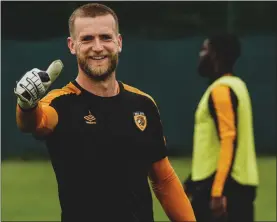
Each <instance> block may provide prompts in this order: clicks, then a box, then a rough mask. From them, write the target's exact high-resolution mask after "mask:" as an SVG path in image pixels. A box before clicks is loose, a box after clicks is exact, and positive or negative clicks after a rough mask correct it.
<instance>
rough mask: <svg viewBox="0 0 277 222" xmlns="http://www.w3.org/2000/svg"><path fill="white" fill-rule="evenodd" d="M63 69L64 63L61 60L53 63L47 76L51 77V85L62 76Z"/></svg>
mask: <svg viewBox="0 0 277 222" xmlns="http://www.w3.org/2000/svg"><path fill="white" fill-rule="evenodd" d="M62 69H63V63H62V61H61V60H59V59H58V60H55V61H53V62H52V63H51V64H50V66H49V67H48V69H47V70H46V72H47V74H48V75H49V77H50V81H51V83H53V82H54V81H55V80H56V79H57V77H58V76H59V75H60V73H61V71H62Z"/></svg>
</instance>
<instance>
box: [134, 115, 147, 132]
mask: <svg viewBox="0 0 277 222" xmlns="http://www.w3.org/2000/svg"><path fill="white" fill-rule="evenodd" d="M134 121H135V124H136V126H137V127H138V128H139V129H140V130H141V131H144V130H145V128H146V126H147V119H146V116H145V114H144V113H143V112H134Z"/></svg>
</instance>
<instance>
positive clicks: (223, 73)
mask: <svg viewBox="0 0 277 222" xmlns="http://www.w3.org/2000/svg"><path fill="white" fill-rule="evenodd" d="M231 75H232V72H220V73H217V74H214V75H213V76H211V77H210V78H209V82H210V83H213V82H214V81H215V80H217V79H218V78H220V77H222V76H231Z"/></svg>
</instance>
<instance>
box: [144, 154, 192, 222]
mask: <svg viewBox="0 0 277 222" xmlns="http://www.w3.org/2000/svg"><path fill="white" fill-rule="evenodd" d="M149 177H150V181H151V185H152V188H153V191H154V192H155V195H156V197H157V198H158V200H159V201H160V203H161V205H162V207H163V209H164V211H165V212H166V214H167V216H168V217H169V219H170V220H171V221H196V219H195V215H194V212H193V209H192V206H191V204H190V201H189V199H188V197H187V195H186V194H185V192H184V190H183V187H182V184H181V182H180V180H179V178H178V177H177V175H176V173H175V172H174V170H173V168H172V166H171V164H170V163H169V160H168V158H167V157H165V158H164V159H162V160H160V161H157V162H155V163H154V164H153V165H152V169H151V171H150V173H149Z"/></svg>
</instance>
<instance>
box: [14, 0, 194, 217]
mask: <svg viewBox="0 0 277 222" xmlns="http://www.w3.org/2000/svg"><path fill="white" fill-rule="evenodd" d="M69 32H70V37H68V39H67V41H68V47H69V49H70V52H71V53H72V54H73V55H76V58H77V64H78V75H77V78H76V79H75V80H73V81H71V82H70V83H68V84H67V85H65V86H64V87H63V88H62V89H56V90H52V91H50V92H49V93H48V94H47V95H46V89H47V88H48V87H49V85H50V84H51V83H52V82H51V78H50V77H49V75H48V73H47V72H45V71H42V70H39V69H32V70H31V71H29V72H27V73H26V74H25V75H24V76H23V77H22V78H21V79H20V81H19V82H18V83H17V85H16V88H15V94H16V95H17V96H18V103H17V107H16V120H17V125H18V127H19V129H20V130H21V131H23V132H28V133H32V134H33V135H34V136H35V137H36V138H38V139H41V140H45V141H46V145H47V148H48V151H49V154H50V158H51V162H52V166H53V169H54V171H55V175H56V179H57V183H58V193H59V200H60V206H61V211H62V213H61V218H62V221H63V222H68V221H107V222H110V221H121V222H124V221H125V222H132V221H133V222H135V221H136V222H138V221H141V222H150V221H154V216H153V203H152V196H151V192H150V187H149V184H148V177H149V178H150V180H151V185H152V187H153V190H154V192H155V194H156V196H157V198H158V199H159V201H160V203H161V205H162V207H163V208H164V210H165V212H166V214H167V215H168V217H169V219H170V220H172V221H195V217H194V212H193V210H192V207H191V204H190V202H189V200H188V198H187V196H186V194H185V192H184V190H183V188H182V184H181V182H180V180H179V179H178V177H177V175H176V174H175V172H174V170H173V168H172V166H171V164H170V163H169V160H168V157H167V150H166V144H165V140H164V135H163V129H162V124H161V120H160V115H159V111H158V108H157V105H156V103H155V101H154V100H153V98H152V97H151V96H149V95H148V94H146V93H144V92H142V91H140V90H138V89H136V88H134V87H132V86H129V85H127V84H124V83H122V82H120V81H117V80H116V74H115V71H116V67H117V65H118V58H119V54H120V52H121V50H122V37H121V35H120V34H119V24H118V18H117V16H116V14H115V13H114V11H113V10H112V9H110V8H108V7H107V6H105V5H102V4H95V3H91V4H86V5H83V6H81V7H79V8H78V9H76V10H75V11H74V12H73V13H72V15H71V17H70V18H69ZM56 62H59V61H56ZM45 95H46V96H45Z"/></svg>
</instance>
